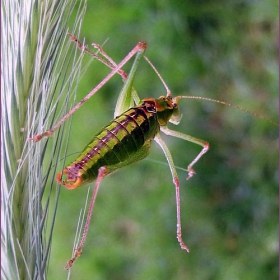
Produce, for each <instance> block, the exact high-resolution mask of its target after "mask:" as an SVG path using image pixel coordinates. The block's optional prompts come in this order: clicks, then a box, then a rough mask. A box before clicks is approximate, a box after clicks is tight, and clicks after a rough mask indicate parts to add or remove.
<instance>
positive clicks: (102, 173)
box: [64, 167, 107, 269]
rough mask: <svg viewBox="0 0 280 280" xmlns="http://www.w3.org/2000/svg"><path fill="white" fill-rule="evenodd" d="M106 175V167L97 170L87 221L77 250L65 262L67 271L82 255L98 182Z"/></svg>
mask: <svg viewBox="0 0 280 280" xmlns="http://www.w3.org/2000/svg"><path fill="white" fill-rule="evenodd" d="M106 175H107V168H106V167H100V168H99V170H98V176H97V179H96V182H95V186H94V190H93V194H92V197H91V201H90V205H89V209H88V214H87V219H86V222H85V227H84V232H83V236H82V238H81V241H80V244H79V246H78V248H77V249H76V251H75V254H74V256H73V257H72V259H71V260H69V261H67V264H66V266H65V267H64V269H69V268H70V267H71V266H72V265H73V263H74V261H75V260H76V259H77V258H78V257H79V256H80V255H81V254H82V250H83V246H84V244H85V241H86V237H87V233H88V229H89V225H90V220H91V216H92V211H93V207H94V203H95V199H96V196H97V193H98V190H99V186H100V182H101V180H102V179H103V178H104V177H105V176H106Z"/></svg>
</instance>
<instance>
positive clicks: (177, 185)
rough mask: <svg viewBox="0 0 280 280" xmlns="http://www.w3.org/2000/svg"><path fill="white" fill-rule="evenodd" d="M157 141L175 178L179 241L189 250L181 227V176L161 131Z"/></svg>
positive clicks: (184, 248) (156, 137)
mask: <svg viewBox="0 0 280 280" xmlns="http://www.w3.org/2000/svg"><path fill="white" fill-rule="evenodd" d="M154 139H155V141H156V142H157V143H158V144H159V146H160V147H161V149H162V150H163V152H164V154H165V157H166V159H167V161H168V165H169V167H170V171H171V174H172V178H173V183H174V185H175V192H176V210H177V239H178V242H179V244H180V246H181V249H183V250H186V251H187V252H189V248H188V247H187V245H186V244H185V243H184V241H183V238H182V229H181V210H180V182H179V178H178V175H177V172H176V169H175V165H174V162H173V159H172V156H171V153H170V151H169V149H168V147H167V145H166V144H165V142H164V141H163V140H162V138H161V136H160V135H159V133H158V134H157V135H156V136H155V138H154Z"/></svg>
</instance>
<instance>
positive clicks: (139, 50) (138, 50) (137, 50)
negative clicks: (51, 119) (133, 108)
mask: <svg viewBox="0 0 280 280" xmlns="http://www.w3.org/2000/svg"><path fill="white" fill-rule="evenodd" d="M146 47H147V44H146V42H139V43H138V44H137V45H136V46H135V47H134V48H133V49H132V50H131V51H130V52H129V53H128V55H127V56H126V57H125V58H124V59H123V60H122V61H121V62H120V63H119V64H118V65H117V67H116V68H113V69H112V71H111V72H110V73H109V74H108V75H107V76H106V77H105V78H104V79H103V80H102V81H101V82H100V83H99V84H98V85H97V86H96V87H95V88H94V89H93V90H92V91H91V92H90V93H88V94H87V95H86V96H85V97H84V98H83V99H82V100H81V101H80V102H78V103H77V104H76V105H75V106H74V107H73V108H72V109H71V110H70V111H69V112H68V113H67V114H66V115H65V116H64V117H62V119H61V120H60V121H59V122H58V123H57V124H55V125H54V126H53V127H52V128H51V129H49V130H47V131H46V132H44V133H42V134H37V135H34V136H33V137H32V138H28V140H33V141H35V142H38V141H40V140H41V139H42V138H43V137H49V136H51V135H52V134H53V132H54V131H55V130H56V129H58V128H59V127H60V126H61V125H62V124H63V123H64V122H65V121H66V120H67V119H68V118H69V117H70V116H71V115H72V114H73V113H74V112H76V111H77V110H78V109H79V108H80V107H81V106H82V105H83V104H84V103H85V102H86V101H87V100H88V99H90V98H91V97H92V96H93V95H94V94H95V93H96V92H97V91H98V90H99V89H100V88H102V87H103V86H104V85H105V84H106V83H107V82H108V81H109V80H110V79H111V78H112V77H113V76H114V75H115V74H116V73H118V71H119V70H120V69H121V68H122V67H123V66H124V65H125V64H126V63H127V62H128V61H129V60H130V59H131V58H132V57H133V56H134V55H136V57H135V60H137V59H138V60H139V58H140V57H142V56H143V53H144V51H145V49H146ZM128 80H129V79H128ZM125 85H126V83H125Z"/></svg>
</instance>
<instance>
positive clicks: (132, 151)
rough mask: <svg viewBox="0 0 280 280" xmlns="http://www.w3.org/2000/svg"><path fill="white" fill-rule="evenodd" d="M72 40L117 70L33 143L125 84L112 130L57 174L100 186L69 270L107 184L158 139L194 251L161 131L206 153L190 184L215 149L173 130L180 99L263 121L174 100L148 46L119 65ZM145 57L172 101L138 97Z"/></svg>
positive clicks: (70, 183)
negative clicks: (114, 85)
mask: <svg viewBox="0 0 280 280" xmlns="http://www.w3.org/2000/svg"><path fill="white" fill-rule="evenodd" d="M69 35H70V37H71V40H72V41H73V42H75V43H76V45H77V47H78V48H79V49H81V50H82V51H85V52H87V53H88V54H90V55H91V56H93V57H94V58H96V59H98V60H99V61H101V62H102V63H103V64H105V65H107V66H108V67H109V68H111V69H112V71H111V72H110V73H109V74H108V75H107V76H106V77H105V78H104V79H103V80H102V81H101V82H100V83H99V84H98V85H97V86H96V87H95V88H94V89H93V90H92V91H91V92H90V93H89V94H88V95H87V96H86V97H84V98H83V99H82V100H81V101H80V102H79V103H77V104H76V105H75V106H74V107H73V108H72V109H71V110H70V111H69V112H68V113H67V114H66V115H65V116H64V117H63V118H62V119H61V120H60V121H59V122H58V123H57V124H56V125H54V126H53V127H52V128H51V129H49V130H48V131H46V132H44V133H42V134H37V135H34V136H33V137H32V138H30V139H31V140H34V141H36V142H37V141H40V140H41V139H42V138H43V137H49V136H51V135H52V133H53V132H54V131H55V130H56V129H58V127H59V126H60V125H61V124H62V123H63V122H64V121H65V120H66V119H67V118H69V117H70V116H71V115H72V114H73V113H74V112H75V111H76V110H77V109H78V108H80V107H81V105H82V104H83V103H85V101H86V100H88V99H89V98H90V97H91V96H92V95H93V94H95V93H96V92H97V91H98V90H99V89H100V88H101V87H102V86H103V85H104V84H105V83H107V82H108V81H109V79H110V78H112V77H113V76H114V75H115V74H119V75H121V77H122V79H123V81H124V86H123V88H122V90H121V92H120V94H119V98H118V100H117V105H116V109H115V114H114V120H113V121H111V123H110V124H109V125H108V126H106V127H104V128H103V129H102V130H101V131H100V132H99V133H98V134H97V135H96V136H95V137H94V138H93V140H92V141H91V142H90V143H89V144H88V145H87V146H86V147H85V149H84V151H83V152H82V153H81V154H80V155H79V156H78V157H77V159H76V160H75V161H74V162H73V163H71V164H70V165H68V166H67V167H65V168H64V169H63V171H62V172H60V173H58V175H57V181H58V182H59V183H60V184H62V185H64V186H65V187H66V188H68V189H75V188H77V187H80V186H83V185H84V184H85V183H89V182H93V181H95V187H94V191H93V195H92V199H91V202H90V206H89V211H88V215H87V218H86V222H85V227H84V232H83V235H82V238H81V240H80V243H79V245H78V246H77V247H76V250H75V253H74V254H73V257H72V258H71V259H70V260H69V261H68V262H67V265H66V267H65V268H66V269H68V268H69V267H71V266H72V264H73V262H74V261H75V260H76V259H77V258H78V257H79V256H80V255H81V253H82V249H83V246H84V243H85V240H86V236H87V232H88V228H89V224H90V219H91V215H92V211H93V207H94V203H95V200H96V196H97V193H98V189H99V186H100V183H101V181H102V179H103V178H104V177H106V176H107V175H108V174H110V173H112V172H114V171H116V170H118V169H119V168H121V167H124V166H126V165H129V164H131V163H134V162H137V161H140V160H141V159H143V158H145V157H146V156H147V155H148V153H149V150H150V147H151V141H152V140H155V142H156V143H157V144H158V145H159V146H160V147H161V149H162V151H163V153H164V155H165V157H166V159H167V162H168V165H169V168H170V171H171V175H172V179H173V183H174V185H175V196H176V211H177V239H178V242H179V244H180V247H181V248H182V249H183V250H186V251H187V252H189V249H188V247H187V246H186V244H185V243H184V241H183V238H182V233H181V214H180V183H179V178H178V175H177V172H176V168H175V165H174V162H173V159H172V156H171V153H170V151H169V149H168V147H167V145H166V144H165V142H164V141H163V140H162V138H161V135H160V132H162V133H164V134H166V135H169V136H173V137H176V138H180V139H183V140H184V141H190V142H192V143H194V144H197V145H200V146H202V150H201V151H200V153H199V154H198V155H197V156H196V157H195V158H194V159H193V160H192V161H191V163H190V164H189V165H188V168H187V171H188V177H187V179H189V178H191V177H192V176H193V175H194V174H195V172H194V170H193V166H194V165H195V164H196V163H197V162H198V160H199V159H200V158H201V157H202V155H203V154H205V153H206V152H207V151H208V150H209V144H208V143H207V142H205V141H203V140H200V139H197V138H195V137H193V136H190V135H187V134H184V133H181V132H178V131H175V130H171V129H169V128H168V127H167V123H168V122H172V123H174V124H178V123H179V122H180V120H181V115H180V113H179V110H178V102H179V100H180V99H200V100H207V101H211V102H216V103H220V104H224V105H227V106H230V107H235V108H238V109H240V110H242V111H245V112H247V113H250V114H252V115H255V116H257V117H260V116H258V115H256V114H254V113H251V112H249V111H247V110H245V109H242V108H240V107H238V106H234V105H231V104H229V103H226V102H224V101H219V100H214V99H211V98H205V97H197V96H176V97H172V95H171V92H170V90H169V89H168V87H167V85H166V84H165V82H164V80H163V79H162V77H161V76H160V74H159V73H158V71H157V70H156V69H155V67H154V66H153V65H152V63H151V62H150V61H149V59H148V58H147V57H146V56H144V52H145V50H146V47H147V44H146V43H145V42H139V43H138V44H137V45H136V46H135V47H134V48H133V49H132V50H131V51H130V52H129V53H128V55H127V56H126V57H125V58H124V59H123V60H122V61H121V62H120V63H119V64H116V63H115V62H114V61H113V60H112V59H111V58H110V57H109V56H108V55H107V54H106V53H105V52H104V51H103V49H102V48H101V47H100V46H99V45H97V44H93V46H94V47H95V48H97V49H98V50H99V53H100V54H101V55H102V56H103V57H104V58H105V60H104V59H103V58H101V57H100V56H98V55H96V54H94V53H92V52H91V51H90V50H89V49H88V48H87V47H85V46H84V45H83V44H82V43H81V42H80V41H79V40H78V39H77V38H76V37H74V36H73V35H72V34H69ZM133 56H135V60H134V63H133V65H132V67H131V70H130V72H129V74H128V75H127V74H126V73H125V72H124V71H123V70H122V67H123V66H124V65H125V64H126V63H127V62H128V61H129V60H130V59H131V58H132V57H133ZM142 57H144V58H145V59H146V60H147V62H148V63H149V64H150V65H151V67H152V68H153V69H154V71H155V72H156V74H157V75H158V77H159V79H160V80H161V81H162V83H163V85H164V87H165V89H166V96H161V97H159V98H158V99H155V98H145V99H142V100H141V101H140V98H139V97H138V95H137V92H136V91H135V90H134V88H133V80H134V77H135V73H136V69H137V67H138V64H139V61H140V59H141V58H142ZM135 104H136V105H135ZM260 118H262V119H265V120H267V121H269V122H271V123H273V124H275V125H278V124H277V123H274V122H272V121H270V120H268V119H266V118H264V117H260Z"/></svg>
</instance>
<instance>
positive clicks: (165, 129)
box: [160, 126, 210, 180]
mask: <svg viewBox="0 0 280 280" xmlns="http://www.w3.org/2000/svg"><path fill="white" fill-rule="evenodd" d="M160 130H161V131H162V132H163V133H165V134H166V135H170V136H173V137H177V138H181V139H183V140H186V141H189V142H192V143H195V144H198V145H200V146H202V147H203V149H202V150H201V152H200V153H199V154H198V155H197V156H196V158H195V159H194V160H193V161H192V162H191V163H190V164H189V166H188V172H189V176H188V178H187V180H188V179H190V178H191V177H192V176H193V175H194V174H195V171H194V169H193V166H194V165H195V163H196V162H197V161H198V160H199V159H200V158H201V157H202V155H204V154H205V153H206V152H207V151H208V150H209V148H210V146H209V143H208V142H205V141H203V140H200V139H198V138H195V137H192V136H190V135H187V134H184V133H181V132H178V131H175V130H171V129H169V128H168V127H167V126H161V127H160Z"/></svg>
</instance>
